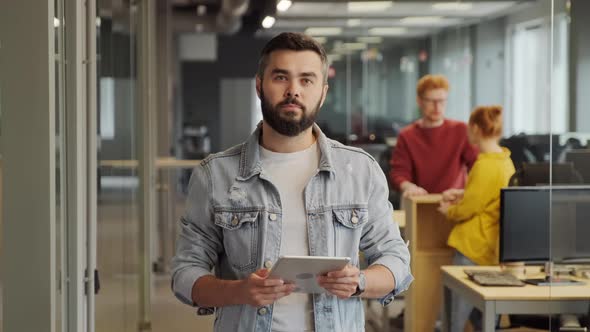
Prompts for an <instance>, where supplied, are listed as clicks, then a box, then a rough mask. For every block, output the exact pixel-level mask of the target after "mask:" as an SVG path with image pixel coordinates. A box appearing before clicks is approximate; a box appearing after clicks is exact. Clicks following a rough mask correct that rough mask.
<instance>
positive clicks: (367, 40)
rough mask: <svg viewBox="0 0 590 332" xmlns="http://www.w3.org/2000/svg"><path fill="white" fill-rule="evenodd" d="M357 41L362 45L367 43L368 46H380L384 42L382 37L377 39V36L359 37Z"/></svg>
mask: <svg viewBox="0 0 590 332" xmlns="http://www.w3.org/2000/svg"><path fill="white" fill-rule="evenodd" d="M356 41H358V42H361V43H367V44H379V43H381V42H382V41H383V38H381V37H377V36H373V37H358V38H357V39H356Z"/></svg>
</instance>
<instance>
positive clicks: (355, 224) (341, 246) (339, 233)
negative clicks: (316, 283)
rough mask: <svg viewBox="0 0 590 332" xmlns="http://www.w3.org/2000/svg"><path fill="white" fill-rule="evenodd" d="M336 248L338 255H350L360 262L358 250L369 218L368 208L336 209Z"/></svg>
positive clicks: (354, 261) (352, 258) (353, 259)
mask: <svg viewBox="0 0 590 332" xmlns="http://www.w3.org/2000/svg"><path fill="white" fill-rule="evenodd" d="M332 213H333V216H334V246H335V248H334V250H335V254H336V255H337V256H348V257H350V258H351V260H352V261H351V263H352V264H356V262H358V251H359V243H360V239H361V235H362V232H363V227H364V226H365V224H366V223H367V221H368V220H369V211H368V209H367V208H343V209H334V210H333V211H332Z"/></svg>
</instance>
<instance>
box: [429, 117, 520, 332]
mask: <svg viewBox="0 0 590 332" xmlns="http://www.w3.org/2000/svg"><path fill="white" fill-rule="evenodd" d="M501 135H502V107H500V106H481V107H477V108H476V109H475V110H474V111H473V112H472V113H471V116H470V117H469V125H468V136H469V141H470V142H471V143H472V144H474V145H476V146H477V147H478V148H479V151H480V153H479V156H478V157H477V160H476V161H475V164H474V165H473V167H472V168H471V171H470V172H469V175H468V178H467V184H466V185H465V189H464V190H459V189H450V190H447V191H445V192H444V193H443V200H442V201H441V204H440V207H439V211H441V212H442V213H443V214H445V215H446V216H447V219H448V220H449V221H450V222H453V223H454V224H455V226H454V227H453V230H452V231H451V234H450V235H449V239H448V242H447V243H448V245H449V246H451V247H453V248H455V249H456V250H457V252H456V254H455V257H454V259H453V264H454V265H494V264H498V240H499V219H500V189H501V188H503V187H506V186H507V185H508V181H509V179H510V177H511V176H512V174H514V165H513V163H512V160H511V159H510V151H509V150H508V149H506V148H503V147H500V145H499V144H498V142H499V141H500V138H501ZM472 310H473V306H471V305H469V303H467V302H466V301H463V300H461V299H460V298H459V297H457V296H453V297H452V300H451V332H455V331H463V327H464V325H465V323H466V321H467V319H468V318H469V315H470V313H471V311H472Z"/></svg>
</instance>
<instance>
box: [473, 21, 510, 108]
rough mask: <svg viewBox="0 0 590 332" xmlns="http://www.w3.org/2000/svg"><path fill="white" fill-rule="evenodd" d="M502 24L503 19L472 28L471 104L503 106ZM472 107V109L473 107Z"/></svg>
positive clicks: (503, 27) (503, 45)
mask: <svg viewBox="0 0 590 332" xmlns="http://www.w3.org/2000/svg"><path fill="white" fill-rule="evenodd" d="M505 24H506V22H505V19H504V18H501V19H496V20H493V21H489V22H483V23H481V24H478V25H477V26H476V27H475V36H474V37H475V39H474V45H473V47H474V61H475V63H474V71H475V73H474V74H475V78H476V79H475V80H474V84H473V85H474V87H473V90H474V99H473V101H474V104H475V105H504V103H505V97H504V66H505V65H506V63H505V38H506V26H505ZM475 105H474V106H475Z"/></svg>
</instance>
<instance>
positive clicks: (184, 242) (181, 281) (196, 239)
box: [172, 164, 223, 306]
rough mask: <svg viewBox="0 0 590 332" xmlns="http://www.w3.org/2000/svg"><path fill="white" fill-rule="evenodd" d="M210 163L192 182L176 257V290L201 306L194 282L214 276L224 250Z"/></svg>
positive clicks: (197, 170)
mask: <svg viewBox="0 0 590 332" xmlns="http://www.w3.org/2000/svg"><path fill="white" fill-rule="evenodd" d="M206 167H207V165H203V164H201V165H199V166H197V167H196V168H195V170H194V171H193V174H192V176H191V180H190V184H189V194H188V197H187V203H186V212H185V215H184V217H182V218H181V220H180V233H179V235H178V240H177V242H176V254H175V256H174V258H173V259H172V291H173V292H174V295H175V296H176V297H177V298H178V299H179V300H180V301H182V302H184V303H186V304H188V305H191V306H197V305H198V304H197V303H193V300H192V288H193V285H194V283H195V282H196V281H197V280H198V279H199V278H200V277H202V276H205V275H212V274H213V273H212V272H211V271H212V269H213V267H214V266H215V265H216V264H217V259H218V257H219V254H220V253H221V252H222V251H223V246H222V243H223V235H222V232H221V230H220V229H219V227H217V226H215V224H214V221H213V213H212V207H211V204H210V196H209V193H210V177H209V174H208V170H207V168H206Z"/></svg>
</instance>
